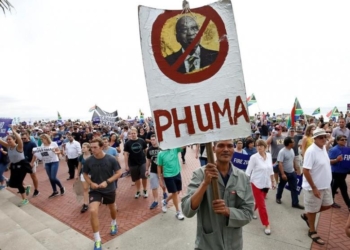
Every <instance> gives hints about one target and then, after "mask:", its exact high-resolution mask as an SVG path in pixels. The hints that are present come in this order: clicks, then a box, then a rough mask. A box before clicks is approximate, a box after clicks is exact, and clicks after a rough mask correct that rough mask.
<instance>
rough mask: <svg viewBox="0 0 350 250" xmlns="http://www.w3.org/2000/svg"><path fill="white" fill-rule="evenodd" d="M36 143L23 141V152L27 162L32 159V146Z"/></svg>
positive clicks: (34, 146)
mask: <svg viewBox="0 0 350 250" xmlns="http://www.w3.org/2000/svg"><path fill="white" fill-rule="evenodd" d="M36 147H37V146H36V144H35V143H34V142H32V141H28V142H24V143H23V153H24V157H25V159H26V161H27V162H31V161H32V159H33V148H36Z"/></svg>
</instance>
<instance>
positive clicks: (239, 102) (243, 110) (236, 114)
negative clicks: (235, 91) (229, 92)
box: [233, 96, 249, 125]
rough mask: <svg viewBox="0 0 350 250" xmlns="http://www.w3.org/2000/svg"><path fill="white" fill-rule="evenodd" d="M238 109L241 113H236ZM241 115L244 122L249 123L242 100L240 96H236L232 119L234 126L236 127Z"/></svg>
mask: <svg viewBox="0 0 350 250" xmlns="http://www.w3.org/2000/svg"><path fill="white" fill-rule="evenodd" d="M239 108H241V111H238V109H239ZM242 115H243V117H244V119H245V121H246V122H249V117H248V113H247V110H246V109H245V107H244V105H243V101H242V98H241V97H240V96H237V97H236V103H235V115H234V117H233V120H234V124H235V125H237V120H238V118H239V117H240V116H242Z"/></svg>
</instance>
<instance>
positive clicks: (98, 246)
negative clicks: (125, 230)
mask: <svg viewBox="0 0 350 250" xmlns="http://www.w3.org/2000/svg"><path fill="white" fill-rule="evenodd" d="M94 250H102V245H101V241H100V240H99V241H95V245H94Z"/></svg>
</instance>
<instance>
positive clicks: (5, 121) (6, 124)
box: [0, 118, 12, 137]
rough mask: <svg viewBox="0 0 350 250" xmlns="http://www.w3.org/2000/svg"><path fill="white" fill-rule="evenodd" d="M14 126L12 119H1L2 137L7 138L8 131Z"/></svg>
mask: <svg viewBox="0 0 350 250" xmlns="http://www.w3.org/2000/svg"><path fill="white" fill-rule="evenodd" d="M11 125H12V119H11V118H0V137H5V136H6V135H7V134H6V132H7V130H8V129H9V128H10V127H11Z"/></svg>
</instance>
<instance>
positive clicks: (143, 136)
mask: <svg viewBox="0 0 350 250" xmlns="http://www.w3.org/2000/svg"><path fill="white" fill-rule="evenodd" d="M137 137H138V138H142V139H143V140H144V141H146V137H147V134H146V133H144V134H143V135H140V134H139V135H138V136H137Z"/></svg>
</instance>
